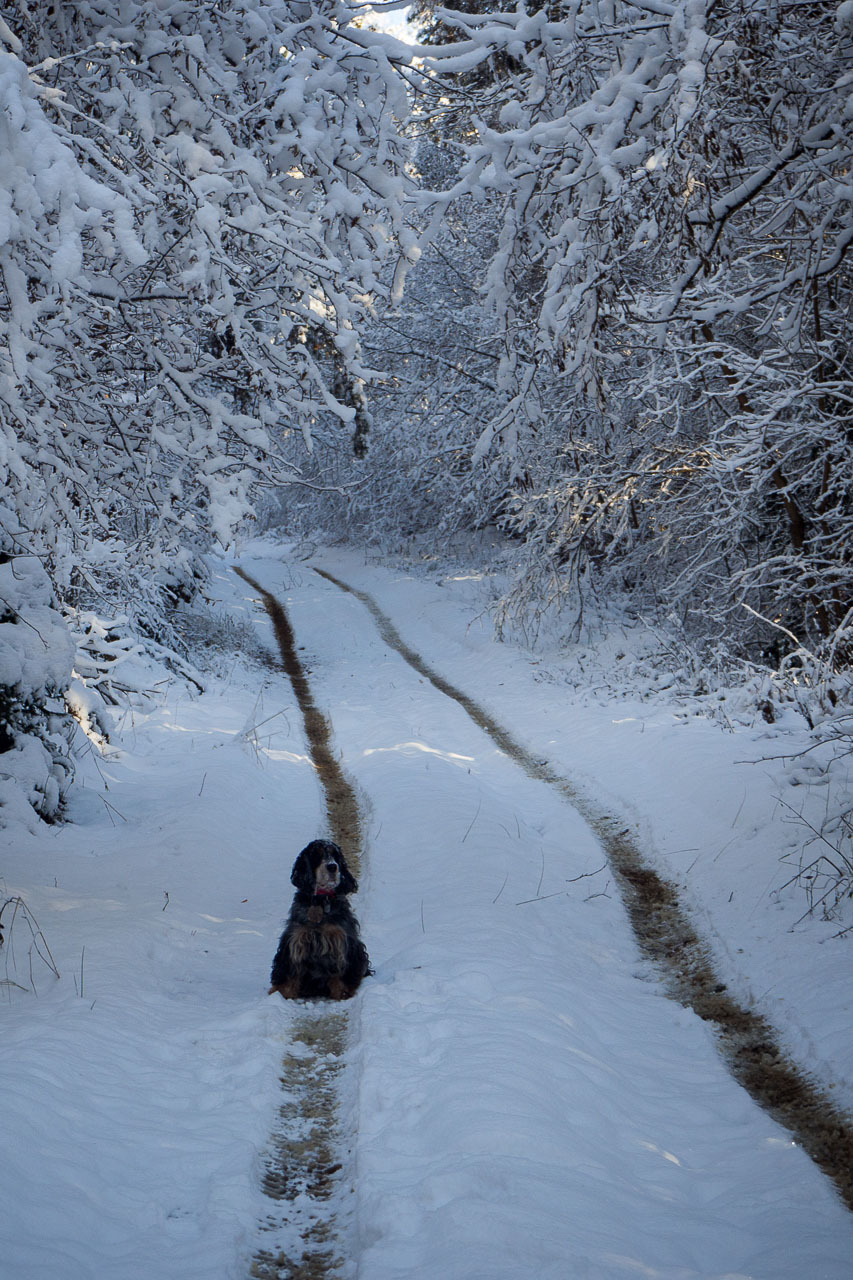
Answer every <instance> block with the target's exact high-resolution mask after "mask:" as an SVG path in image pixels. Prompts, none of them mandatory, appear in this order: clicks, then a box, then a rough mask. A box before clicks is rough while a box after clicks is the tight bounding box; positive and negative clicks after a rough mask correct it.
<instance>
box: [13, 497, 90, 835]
mask: <svg viewBox="0 0 853 1280" xmlns="http://www.w3.org/2000/svg"><path fill="white" fill-rule="evenodd" d="M8 517H9V513H8V512H7V511H3V512H0V519H2V522H3V525H4V526H5V528H7V529H8V527H9V524H8ZM0 546H2V549H0V823H5V822H8V821H10V820H11V819H17V820H22V821H24V822H25V823H26V824H27V825H32V823H33V820H34V813H36V814H38V815H39V816H40V817H42V818H47V819H51V818H55V817H56V816H57V814H58V812H59V808H60V804H61V801H62V796H63V792H64V790H65V788H66V786H67V784H68V782H69V780H70V777H71V773H72V767H71V763H70V759H69V755H68V749H69V742H70V738H71V732H72V728H73V723H72V722H71V720H70V717H69V715H68V712H67V710H66V707H65V703H64V700H63V695H64V693H65V690H66V689H67V688H68V685H69V683H70V681H71V670H72V665H73V661H74V643H73V640H72V638H71V635H70V632H69V630H68V626H67V625H66V622H65V619H64V618H63V617H62V615H61V614H60V613H59V612H58V611H57V610H56V609H55V608H54V607H53V593H52V589H51V585H50V581H49V579H48V577H47V575H46V573H45V572H44V570H43V568H42V566H41V564H40V563H39V561H38V560H37V559H36V558H35V557H34V556H28V555H23V554H18V553H16V551H15V549H14V544H12V545H10V540H9V539H8V537H7V536H6V535H4V537H3V539H2V544H0Z"/></svg>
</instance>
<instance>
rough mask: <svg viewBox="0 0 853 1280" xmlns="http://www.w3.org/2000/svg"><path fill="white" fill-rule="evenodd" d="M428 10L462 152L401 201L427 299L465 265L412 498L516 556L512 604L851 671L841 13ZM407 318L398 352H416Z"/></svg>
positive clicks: (412, 323)
mask: <svg viewBox="0 0 853 1280" xmlns="http://www.w3.org/2000/svg"><path fill="white" fill-rule="evenodd" d="M421 8H422V9H424V8H425V9H426V12H427V13H428V15H429V17H430V25H429V27H428V35H429V39H430V41H431V42H432V43H431V44H430V45H429V47H428V48H422V49H421V53H422V55H424V56H425V57H426V58H427V65H428V67H429V68H431V70H432V72H433V74H435V75H436V76H437V77H440V79H441V82H442V84H443V86H444V98H445V104H446V105H445V124H444V126H443V129H444V138H443V142H444V146H445V150H448V149H452V150H453V152H454V154H455V155H456V157H457V162H456V169H455V172H454V175H453V177H452V179H451V180H449V181H445V182H443V183H440V184H438V185H437V186H436V187H434V188H433V190H432V192H430V191H428V190H425V191H424V192H422V194H421V196H420V204H421V208H422V213H423V218H424V225H427V224H428V223H431V225H432V226H433V227H434V228H435V227H440V228H441V230H440V231H438V232H434V233H433V234H434V236H435V237H436V238H435V239H434V244H435V245H436V246H437V248H438V250H440V254H441V259H442V261H444V263H445V264H446V266H447V268H448V269H447V272H446V274H445V285H443V286H442V289H443V292H442V294H441V297H442V298H443V299H444V301H445V303H447V302H449V300H450V298H451V293H452V289H453V288H454V286H453V285H452V283H450V272H451V271H452V270H453V269H454V268H458V276H459V279H462V278H463V277H464V278H465V282H466V283H465V291H466V292H468V291H469V288H468V282H469V281H470V280H471V274H470V267H471V259H472V253H473V254H474V255H476V254H477V253H478V252H479V254H480V256H481V262H482V265H481V268H480V271H479V277H478V278H477V279H476V280H475V281H474V288H475V289H476V291H477V294H478V298H479V302H480V319H479V322H478V327H477V330H476V332H472V330H471V328H470V325H469V316H470V312H468V313H467V314H466V315H465V316H464V317H462V323H461V324H460V325H457V326H455V330H454V328H453V327H448V329H447V331H446V332H447V338H446V341H445V344H444V346H443V347H437V348H435V349H434V352H433V355H432V361H431V368H430V370H428V371H427V370H425V371H424V373H423V379H422V393H423V394H422V396H421V400H420V403H419V404H418V405H417V409H418V413H419V414H420V418H421V421H422V422H423V423H424V426H425V430H426V431H427V432H429V430H430V428H431V427H432V426H433V425H434V424H435V421H436V417H435V412H434V410H435V409H437V410H438V411H439V413H440V415H441V416H442V418H443V419H444V420H445V421H448V405H449V402H448V397H447V395H446V390H447V380H448V377H449V378H451V379H453V380H455V381H456V382H457V383H458V388H457V392H456V401H455V410H454V412H453V415H452V416H453V422H452V430H451V431H450V432H448V433H445V435H444V438H443V439H441V440H438V439H436V438H435V436H434V434H433V435H432V436H430V437H429V439H428V442H427V444H426V447H425V448H424V449H423V450H422V452H421V455H420V460H419V462H418V464H417V467H415V466H414V465H413V466H412V468H411V469H410V471H409V474H410V475H417V478H418V482H419V483H420V484H421V485H422V486H423V487H424V489H425V490H426V491H432V490H434V489H435V488H436V487H438V488H439V489H440V490H443V491H445V493H446V491H447V489H448V486H450V487H451V488H452V487H453V485H455V489H456V498H455V500H454V498H453V497H450V499H449V504H448V502H447V500H445V506H446V509H447V508H448V506H449V509H451V510H453V511H456V512H459V511H460V510H466V511H472V512H476V514H477V516H478V518H479V519H480V521H486V520H489V519H492V520H496V521H498V522H499V523H500V524H502V525H503V527H504V528H506V529H509V530H510V531H511V532H512V533H513V534H514V536H515V537H516V538H517V539H519V541H520V542H521V543H522V544H523V548H524V552H523V571H522V573H521V574H520V576H519V582H520V584H521V585H520V587H519V591H518V593H517V595H516V604H517V605H520V606H521V607H522V608H525V607H528V606H529V608H530V609H533V610H535V609H540V608H541V607H542V605H543V602H546V601H548V600H549V599H553V598H556V599H558V600H562V599H571V600H573V601H574V602H575V604H577V603H578V601H579V599H580V598H581V595H582V592H583V588H584V586H585V585H586V584H593V583H594V584H596V585H597V586H598V587H600V588H602V589H604V590H605V591H606V592H607V593H609V594H612V593H617V594H619V595H620V596H622V595H624V594H625V593H626V592H627V593H628V594H629V596H630V597H631V599H633V601H634V602H635V604H637V605H640V606H642V607H643V608H644V609H648V608H657V607H661V608H662V609H663V610H664V611H665V612H670V613H675V614H676V615H677V617H678V619H679V621H680V622H681V623H683V624H684V625H685V626H686V627H687V629H688V631H689V632H691V633H692V634H693V635H697V634H699V635H702V636H704V637H710V636H713V637H715V638H722V637H725V638H726V639H727V641H728V642H730V643H734V644H735V646H737V647H739V648H740V649H741V651H746V652H749V653H752V654H753V655H754V654H757V653H758V652H759V651H763V652H765V653H766V652H768V647H770V648H775V649H776V656H777V657H778V656H780V654H781V653H783V652H784V651H785V650H786V649H789V648H790V645H791V644H792V643H793V644H794V646H795V647H796V646H797V644H807V645H808V646H810V648H811V649H813V650H814V651H816V652H819V653H820V654H821V655H822V657H823V658H824V659H825V660H827V661H829V662H831V663H835V664H838V663H840V662H842V663H843V662H846V661H848V660H849V656H850V621H851V613H850V609H851V604H853V488H852V487H851V484H850V476H851V474H853V435H851V427H850V423H851V403H853V401H851V355H850V343H849V328H850V321H851V297H853V291H851V268H850V261H851V258H850V245H851V241H853V207H852V206H853V187H851V183H850V173H851V170H852V169H853V156H851V146H852V145H853V143H852V142H851V140H853V129H851V120H852V119H853V97H852V96H851V93H853V83H851V80H850V73H849V68H850V66H851V59H853V18H851V12H853V9H851V6H850V4H849V3H844V4H842V5H840V6H839V5H837V4H836V3H815V4H798V5H779V6H771V7H768V6H766V5H765V4H763V3H758V2H757V0H745V2H744V3H740V2H739V3H737V4H733V3H727V2H724V3H722V4H713V5H710V4H708V5H706V4H705V3H703V0H684V2H681V3H678V2H673V0H637V3H622V2H621V0H572V2H564V3H558V4H550V5H547V6H545V7H543V8H540V9H538V10H537V11H535V12H533V11H531V10H532V8H533V6H532V5H515V6H512V7H510V6H503V5H501V6H499V5H485V4H483V3H482V2H481V0H469V2H468V3H466V4H464V5H462V6H461V9H460V10H452V9H436V8H434V7H432V6H424V5H422V6H421ZM501 8H504V9H505V11H503V12H501V11H500V9H501ZM461 10H464V12H463V11H461ZM442 32H445V33H447V32H451V33H452V40H451V41H449V42H448V43H445V44H442V43H441V39H442ZM484 69H487V70H488V75H486V74H485V73H484ZM416 123H417V117H416ZM441 128H442V126H441V125H439V124H437V123H436V115H435V111H433V112H432V114H431V115H428V114H427V113H426V112H423V113H422V124H421V125H420V131H421V132H425V131H426V132H430V133H431V134H432V136H433V137H435V136H436V134H438V133H439V132H440V130H441ZM427 181H429V175H427ZM472 199H473V200H476V201H477V202H478V204H477V212H476V218H477V224H478V225H477V226H476V229H475V230H474V232H473V234H472V235H470V236H469V237H468V238H467V239H466V238H465V236H464V232H463V235H462V239H461V240H460V241H458V243H457V245H456V246H454V243H453V239H452V237H451V236H450V235H448V228H450V227H451V226H452V225H453V220H454V219H456V220H457V222H458V216H457V212H454V211H458V210H459V208H460V207H461V206H460V202H461V201H470V200H472ZM486 220H490V226H489V228H488V230H487V231H486V232H484V230H483V223H484V222H485V221H486ZM424 261H425V263H426V262H427V261H428V259H427V258H425V259H424ZM433 261H434V260H433ZM429 269H430V270H432V271H433V278H435V270H434V267H433V268H429ZM426 283H427V282H426V277H425V276H424V275H423V273H422V274H421V276H420V278H419V276H418V274H417V272H416V273H415V274H414V276H413V277H412V287H413V296H414V295H417V291H418V289H419V287H421V286H423V285H425V284H426ZM435 296H436V295H435V294H433V297H434V298H435ZM420 314H421V311H420V307H415V306H414V305H410V306H409V307H408V316H409V321H408V325H407V322H406V315H407V304H406V303H405V301H404V308H403V320H402V324H401V322H400V321H397V320H395V321H394V322H393V327H394V328H395V329H397V330H399V329H400V328H404V329H406V332H407V339H406V343H408V344H409V345H411V346H412V347H413V348H414V347H415V345H418V346H419V347H420V349H421V350H422V349H423V341H422V340H421V341H420V343H418V344H415V343H414V342H410V340H409V337H408V335H409V334H415V335H416V336H417V337H419V338H421V339H422V337H423V330H422V328H420V324H419V322H420ZM390 328H391V324H390V322H389V329H390ZM463 328H464V329H465V332H464V335H463V333H462V330H463ZM460 336H462V337H463V341H464V348H465V351H467V353H468V354H467V355H466V354H465V352H461V354H460V357H459V358H457V356H456V351H457V350H460V346H459V344H458V342H457V339H458V338H459V337H460ZM404 345H405V344H404ZM442 355H444V356H447V355H450V356H451V357H452V364H453V373H452V374H447V373H445V374H444V376H442V377H440V376H439V374H440V372H441V369H440V365H441V357H442ZM419 358H420V357H419ZM484 361H485V362H487V365H488V375H487V377H486V381H487V382H488V383H489V384H490V385H491V387H492V388H493V392H492V394H491V396H489V395H483V394H482V390H483V388H482V386H481V383H480V382H478V381H477V380H476V378H473V377H472V378H467V379H466V374H467V370H468V369H469V368H471V369H473V371H474V373H475V374H476V375H477V378H481V377H482V376H483V362H484ZM466 382H467V389H465V387H464V384H466ZM409 403H410V404H412V405H414V404H415V403H416V398H415V396H414V392H413V396H412V397H411V398H410V401H409ZM381 425H383V426H384V427H385V429H386V430H387V431H390V432H392V433H393V432H394V431H395V430H396V429H397V428H396V427H395V424H394V421H393V419H392V418H389V419H388V421H387V423H385V424H381ZM407 442H408V443H409V444H410V443H411V436H410V435H407ZM454 446H455V449H456V452H455V453H454V451H453V450H454ZM460 451H461V452H463V453H464V454H465V456H466V458H467V460H468V465H467V466H466V467H464V468H462V467H459V466H458V456H459V452H460ZM472 463H473V466H472V465H471V464H472ZM451 465H452V466H453V472H452V474H449V467H450V466H451ZM392 482H393V477H392ZM377 487H378V486H377ZM386 491H387V486H386ZM398 492H399V490H398ZM387 502H388V509H389V512H390V511H391V510H392V502H391V500H390V499H388V500H387ZM744 604H746V605H748V606H749V608H750V609H751V610H754V612H749V611H748V610H747V609H745V608H744V607H743V606H744ZM756 615H762V616H763V617H766V618H767V619H769V622H764V621H762V620H761V618H759V617H757V616H756ZM779 628H784V630H780V629H779ZM789 633H790V635H793V636H794V637H795V639H794V640H793V641H792V640H790V637H789ZM776 642H778V645H777V644H776Z"/></svg>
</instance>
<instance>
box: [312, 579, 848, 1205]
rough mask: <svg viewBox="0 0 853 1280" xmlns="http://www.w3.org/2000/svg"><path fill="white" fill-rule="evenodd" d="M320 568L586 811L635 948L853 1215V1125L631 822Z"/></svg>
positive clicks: (495, 736) (362, 596) (394, 642)
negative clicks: (788, 1044)
mask: <svg viewBox="0 0 853 1280" xmlns="http://www.w3.org/2000/svg"><path fill="white" fill-rule="evenodd" d="M314 570H315V572H316V573H317V574H318V575H319V576H320V577H321V578H324V579H325V580H326V581H327V582H329V583H332V584H333V585H334V586H336V587H338V588H339V589H340V590H341V591H344V592H347V593H348V594H349V595H352V596H354V597H355V598H356V599H358V600H360V601H361V603H362V604H363V605H364V606H365V607H366V608H367V609H368V611H369V612H370V614H371V616H372V617H373V619H374V621H375V623H376V627H377V630H378V631H379V634H380V635H381V636H382V639H383V640H384V641H385V643H386V644H387V645H388V646H389V648H391V649H394V650H395V651H396V652H397V653H399V654H400V656H401V657H403V658H405V660H406V662H408V663H409V665H410V666H411V667H413V668H414V670H415V671H417V672H418V674H419V675H421V676H423V677H424V678H425V679H426V680H428V681H429V682H430V683H431V684H432V685H433V687H434V688H436V689H437V690H439V692H441V693H443V694H445V695H446V696H447V697H449V698H452V699H453V700H454V701H455V702H457V703H458V704H459V705H460V706H461V707H462V708H463V709H464V710H465V711H466V712H467V713H468V715H469V716H470V718H471V719H472V720H473V721H474V723H475V724H476V725H477V726H478V727H479V728H480V729H482V730H483V732H484V733H486V734H488V736H489V737H490V738H491V739H492V741H493V742H494V743H495V745H496V746H497V747H498V748H499V749H500V750H501V751H503V752H504V753H505V754H506V755H508V756H509V757H510V758H511V759H513V760H515V761H516V763H518V764H519V765H521V767H522V768H523V769H524V770H525V772H526V773H527V774H528V776H529V777H531V778H534V779H536V780H537V781H540V782H545V783H548V784H549V785H550V786H552V787H554V788H555V789H556V790H557V791H558V792H559V793H560V794H561V795H562V796H563V798H564V799H565V800H566V801H567V802H568V803H569V804H570V805H572V807H573V808H574V809H576V810H577V811H578V813H580V815H581V816H582V817H583V818H584V820H585V821H586V822H587V824H588V825H589V826H590V827H591V828H592V830H593V831H594V832H595V834H596V835H597V836H598V838H599V840H600V841H601V844H602V846H603V848H604V851H605V853H606V854H607V858H608V862H609V864H610V868H611V870H612V872H613V875H614V878H615V880H616V883H617V884H618V887H619V890H620V893H621V896H622V900H623V903H624V905H625V908H626V911H627V913H628V917H629V919H630V921H631V925H632V927H633V930H634V934H635V937H636V939H637V942H638V944H639V946H640V948H641V950H642V952H643V954H644V955H645V956H646V957H647V958H648V959H649V960H651V961H652V962H653V963H654V964H655V966H656V968H657V971H658V972H659V973H660V975H661V977H662V980H663V983H664V986H665V988H666V990H667V992H668V993H669V994H670V995H671V996H672V997H673V998H674V999H676V1000H678V1001H679V1002H680V1003H681V1004H683V1005H685V1006H687V1007H689V1008H691V1009H693V1010H694V1012H695V1013H696V1014H698V1016H699V1017H700V1018H702V1019H703V1020H704V1021H706V1022H708V1023H709V1024H710V1025H711V1026H712V1027H713V1029H714V1031H715V1034H716V1038H717V1042H718V1044H719V1047H720V1050H721V1053H722V1055H723V1058H724V1060H725V1062H726V1064H727V1066H728V1068H729V1070H730V1072H731V1074H732V1076H733V1077H734V1078H735V1079H736V1080H737V1081H738V1082H739V1084H741V1085H742V1086H743V1088H745V1089H746V1090H747V1092H748V1093H749V1094H750V1096H751V1097H752V1098H753V1099H754V1100H755V1101H756V1102H757V1103H758V1104H759V1105H760V1106H762V1107H763V1108H764V1109H765V1110H766V1111H768V1112H769V1113H770V1114H771V1115H772V1116H773V1117H774V1119H775V1120H777V1121H778V1122H779V1123H780V1124H782V1125H784V1126H785V1128H787V1129H788V1130H789V1131H790V1133H791V1134H792V1136H793V1137H794V1139H795V1140H796V1142H797V1143H798V1144H799V1145H800V1146H801V1147H802V1148H803V1150H804V1151H806V1152H807V1153H808V1154H809V1156H811V1158H812V1160H813V1161H814V1162H815V1164H816V1165H817V1166H818V1167H819V1168H820V1169H821V1170H822V1171H823V1173H824V1174H825V1175H826V1176H827V1177H828V1178H829V1179H830V1180H831V1181H832V1182H833V1183H834V1185H835V1187H836V1189H837V1191H838V1193H839V1195H840V1197H841V1199H842V1200H843V1202H844V1203H845V1204H846V1206H847V1207H848V1208H849V1209H851V1210H853V1118H851V1116H850V1115H848V1114H847V1113H845V1112H843V1111H841V1110H840V1109H839V1108H837V1107H836V1106H835V1105H834V1103H833V1102H832V1101H831V1100H830V1099H829V1098H828V1097H827V1095H826V1093H825V1091H824V1090H823V1089H822V1088H821V1086H820V1084H819V1083H818V1082H816V1081H815V1080H813V1079H812V1078H811V1077H810V1076H809V1074H808V1072H806V1071H805V1070H803V1069H802V1068H801V1067H800V1066H798V1065H797V1064H796V1063H794V1062H793V1061H791V1059H790V1058H788V1057H787V1056H786V1055H785V1054H784V1053H783V1052H782V1050H781V1048H780V1047H779V1043H778V1037H777V1035H776V1032H775V1030H774V1028H773V1027H772V1026H771V1024H770V1023H769V1022H768V1021H767V1019H766V1018H764V1017H763V1016H762V1015H761V1014H760V1013H757V1012H755V1011H754V1010H752V1009H750V1008H747V1007H746V1006H744V1005H742V1004H740V1003H738V1001H736V1000H735V999H734V997H733V996H731V995H730V994H729V992H728V991H727V990H726V986H725V984H724V983H723V982H721V981H720V978H719V975H718V974H717V973H716V972H715V970H714V966H713V962H712V960H711V958H710V948H709V946H708V944H707V943H706V942H705V941H703V939H702V938H701V937H700V935H699V934H698V932H697V930H696V929H695V928H694V926H693V924H692V922H691V920H690V918H689V913H688V911H687V910H686V908H685V906H684V904H683V903H682V901H681V898H680V895H679V891H678V887H677V886H676V885H675V884H673V883H672V882H671V881H669V880H667V879H666V878H665V877H663V876H662V875H660V873H659V872H658V871H657V870H656V869H655V868H653V867H651V866H649V865H648V862H647V861H646V859H645V857H644V855H643V853H642V851H641V850H640V848H639V847H638V845H637V844H636V842H635V841H634V840H633V839H632V837H631V834H630V830H629V829H628V828H626V826H625V823H624V820H622V819H620V818H619V817H617V816H614V815H611V814H606V813H603V812H602V811H601V810H599V809H597V808H596V807H595V805H594V804H593V803H592V802H591V801H590V800H589V799H588V798H587V797H586V796H585V795H584V794H583V793H582V792H581V791H580V790H579V789H578V788H577V786H576V785H575V784H574V783H573V782H572V781H571V779H570V778H568V777H564V776H562V775H561V774H559V773H557V772H555V771H554V770H553V769H552V767H551V766H550V764H549V763H548V761H547V760H543V759H541V758H540V757H538V756H536V755H535V754H534V753H533V752H531V751H530V750H529V749H528V748H527V747H525V746H524V745H522V744H521V743H520V742H518V741H517V740H516V739H515V738H514V737H513V736H512V734H511V733H509V731H508V730H507V729H505V728H504V727H503V726H502V725H500V724H499V723H498V722H497V721H496V720H495V719H494V717H493V716H491V715H490V714H489V713H488V712H487V711H486V710H485V709H484V708H483V707H482V706H481V705H480V704H479V703H477V702H476V701H475V700H474V699H473V698H471V697H469V695H468V694H466V693H464V692H463V691H462V690H461V689H458V688H457V687H456V686H455V685H453V684H451V683H450V681H448V680H446V679H445V678H444V677H443V676H442V675H441V674H440V673H439V672H437V671H435V670H434V669H433V668H432V667H430V666H429V665H428V664H427V663H426V662H424V660H423V658H422V657H421V656H420V654H418V653H417V652H416V651H415V650H414V649H412V648H410V646H409V645H407V644H406V642H405V641H404V640H403V638H402V637H401V635H400V633H399V632H398V631H397V629H396V627H395V626H394V624H393V623H392V622H391V619H390V618H389V617H388V616H387V615H386V614H385V613H383V611H382V610H381V609H380V607H379V605H378V604H377V603H376V601H375V600H374V599H373V598H372V596H370V595H368V594H367V593H366V592H363V591H359V590H357V589H356V588H355V587H352V586H350V585H349V584H348V583H346V582H343V581H341V579H339V578H336V577H335V576H334V575H333V574H331V573H329V572H328V571H327V570H325V569H320V568H318V567H317V566H314Z"/></svg>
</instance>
